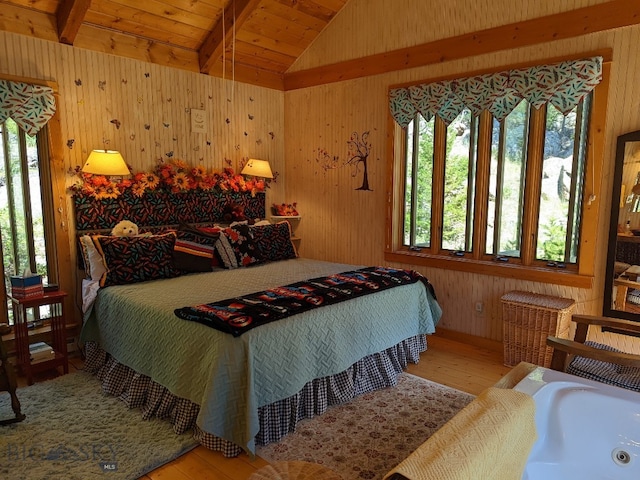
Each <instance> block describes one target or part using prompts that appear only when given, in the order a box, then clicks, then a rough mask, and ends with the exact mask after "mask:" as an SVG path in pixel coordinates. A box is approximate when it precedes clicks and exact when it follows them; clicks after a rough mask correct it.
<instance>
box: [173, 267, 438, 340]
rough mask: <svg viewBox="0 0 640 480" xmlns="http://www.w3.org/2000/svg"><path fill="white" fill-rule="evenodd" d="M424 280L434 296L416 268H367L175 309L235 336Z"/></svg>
mask: <svg viewBox="0 0 640 480" xmlns="http://www.w3.org/2000/svg"><path fill="white" fill-rule="evenodd" d="M417 281H420V282H422V283H423V284H424V285H425V286H426V288H427V289H429V291H430V293H431V295H432V296H433V298H434V299H435V292H434V290H433V287H432V286H431V284H430V283H429V281H428V280H427V279H426V278H425V277H424V276H422V275H421V274H420V273H418V272H416V271H413V270H397V269H393V268H385V267H367V268H362V269H359V270H352V271H348V272H342V273H336V274H334V275H329V276H327V277H320V278H313V279H311V280H305V281H303V282H296V283H292V284H290V285H285V286H283V287H276V288H270V289H269V290H264V291H262V292H257V293H252V294H249V295H245V296H242V297H236V298H230V299H227V300H222V301H219V302H214V303H206V304H202V305H196V306H194V307H183V308H178V309H176V310H175V314H176V316H178V317H179V318H182V319H184V320H190V321H193V322H198V323H202V324H203V325H207V326H209V327H212V328H215V329H217V330H220V331H221V332H226V333H230V334H231V335H233V336H234V337H238V336H240V335H242V334H243V333H244V332H246V331H248V330H251V329H252V328H255V327H258V326H260V325H264V324H265V323H270V322H273V321H275V320H280V319H282V318H285V317H289V316H291V315H296V314H298V313H302V312H306V311H307V310H311V309H312V308H318V307H322V306H325V305H333V304H334V303H339V302H342V301H344V300H349V299H351V298H356V297H360V296H362V295H367V294H369V293H375V292H380V291H382V290H387V289H389V288H392V287H398V286H400V285H407V284H410V283H415V282H417Z"/></svg>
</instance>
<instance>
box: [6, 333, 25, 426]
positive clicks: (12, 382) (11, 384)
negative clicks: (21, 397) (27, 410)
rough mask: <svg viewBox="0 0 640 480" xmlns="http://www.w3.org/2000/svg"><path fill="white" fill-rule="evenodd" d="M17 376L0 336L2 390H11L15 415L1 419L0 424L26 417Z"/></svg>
mask: <svg viewBox="0 0 640 480" xmlns="http://www.w3.org/2000/svg"><path fill="white" fill-rule="evenodd" d="M16 388H17V385H16V377H15V373H14V371H13V365H11V364H10V363H9V361H8V360H7V351H6V349H5V347H4V342H3V341H2V336H0V392H9V395H10V396H11V409H12V410H13V413H14V415H15V417H14V418H9V419H7V420H0V425H8V424H10V423H15V422H21V421H22V420H24V419H25V417H26V416H25V415H24V414H23V413H22V412H21V411H20V402H19V401H18V396H17V395H16Z"/></svg>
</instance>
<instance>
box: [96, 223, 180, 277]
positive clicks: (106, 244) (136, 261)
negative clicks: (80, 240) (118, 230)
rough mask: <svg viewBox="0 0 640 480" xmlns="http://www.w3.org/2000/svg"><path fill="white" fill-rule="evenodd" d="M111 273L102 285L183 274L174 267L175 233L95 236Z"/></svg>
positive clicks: (107, 273) (107, 274)
mask: <svg viewBox="0 0 640 480" xmlns="http://www.w3.org/2000/svg"><path fill="white" fill-rule="evenodd" d="M92 238H93V243H94V244H95V246H96V249H97V250H98V252H99V253H100V255H101V256H102V259H103V261H104V265H105V267H106V269H107V271H106V272H105V273H104V274H103V275H102V277H101V278H100V286H101V287H107V286H110V285H124V284H127V283H137V282H145V281H147V280H155V279H158V278H171V277H176V276H178V275H179V273H180V272H179V271H178V270H177V269H176V268H175V266H174V265H173V247H174V245H175V242H176V235H175V233H173V232H171V233H165V234H163V235H149V236H140V237H116V236H100V235H95V236H93V237H92Z"/></svg>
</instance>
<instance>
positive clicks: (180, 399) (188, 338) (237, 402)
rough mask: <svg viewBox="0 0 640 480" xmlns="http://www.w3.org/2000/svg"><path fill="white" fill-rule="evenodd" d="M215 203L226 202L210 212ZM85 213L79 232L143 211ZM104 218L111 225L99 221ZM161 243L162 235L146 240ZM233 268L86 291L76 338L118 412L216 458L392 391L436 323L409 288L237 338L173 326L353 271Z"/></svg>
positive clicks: (314, 266)
mask: <svg viewBox="0 0 640 480" xmlns="http://www.w3.org/2000/svg"><path fill="white" fill-rule="evenodd" d="M255 198H256V197H253V196H251V197H250V196H247V195H245V196H243V195H242V194H238V195H236V196H234V198H233V199H232V201H233V202H244V201H246V202H247V204H250V203H252V202H253V203H255V202H256V200H255ZM179 200H180V199H179ZM135 201H136V200H132V199H129V200H128V202H129V203H132V202H135ZM225 201H226V202H228V201H230V200H229V199H228V198H227V199H226V200H224V199H223V200H221V202H220V203H218V204H217V205H218V206H217V207H216V208H215V209H214V210H216V211H218V210H220V208H221V206H222V205H224V204H225ZM260 202H262V203H260ZM95 203H96V202H91V201H87V200H86V199H81V201H76V219H77V222H78V224H79V225H81V226H82V227H83V228H81V229H78V231H79V233H80V234H82V233H84V232H86V231H87V230H89V231H95V230H97V229H100V228H105V225H108V224H113V223H114V222H115V221H116V220H118V219H122V218H128V219H130V220H134V221H136V216H135V215H134V213H135V212H141V211H146V210H145V209H144V208H139V207H136V208H134V209H133V210H131V209H129V205H128V203H127V204H121V205H120V206H119V208H120V209H121V210H122V213H113V212H118V208H114V206H113V205H112V203H113V201H110V200H109V201H107V202H106V203H107V205H106V206H104V205H103V206H100V205H96V204H95ZM175 203H176V199H175V198H173V199H171V204H172V205H173V204H175ZM178 203H179V201H178ZM194 205H197V203H196V204H194ZM256 205H257V207H256V208H257V211H256V212H255V216H256V217H262V218H264V199H263V197H262V199H260V198H258V203H257V204H256ZM103 208H104V210H100V209H103ZM195 208H196V210H202V209H200V208H198V207H195ZM96 209H98V210H97V211H96ZM173 210H174V211H179V213H178V215H179V216H180V217H181V218H180V219H179V221H180V222H182V223H184V221H183V219H186V220H188V221H191V222H193V221H194V220H199V221H202V220H205V221H211V222H214V223H215V222H216V221H219V220H220V218H216V216H217V215H218V214H217V213H212V212H211V211H209V212H207V213H206V215H207V218H206V219H204V218H202V217H199V218H193V217H190V216H189V215H186V216H185V212H186V211H188V209H186V210H185V209H183V208H182V209H181V208H178V209H176V208H173ZM205 210H206V209H205ZM105 211H109V212H112V213H113V214H114V215H115V217H114V218H106V217H107V215H106V214H105V213H104V212H105ZM251 214H254V211H253V210H252V211H251ZM88 218H89V219H93V220H87V219H88ZM105 218H106V219H105ZM138 218H139V221H141V223H140V224H143V225H144V223H142V222H147V223H148V218H142V217H140V216H139V215H138ZM172 220H176V219H175V218H174V219H166V218H164V219H157V222H158V223H159V224H161V225H169V224H172V223H174V222H172ZM197 223H200V222H197ZM140 224H139V225H140ZM287 225H288V224H287ZM152 227H154V228H156V227H157V225H156V226H153V225H152ZM248 228H250V229H252V228H256V227H248ZM282 228H284V227H282ZM161 232H166V228H165V227H163V228H162V229H161ZM162 235H170V234H168V233H158V234H157V235H155V236H157V237H160V236H162ZM289 242H290V240H289ZM271 243H273V244H276V243H277V242H271ZM239 263H242V262H239ZM223 266H224V265H223ZM237 267H238V268H216V269H214V270H213V271H204V272H198V273H189V274H183V275H180V276H173V277H171V278H158V279H153V280H148V281H136V282H135V283H126V282H123V283H122V284H114V285H111V286H103V287H102V288H97V289H95V292H96V298H95V302H94V303H93V304H92V307H91V308H90V309H87V315H86V320H85V323H84V326H83V330H82V335H81V340H82V342H84V343H85V345H87V355H88V358H87V366H88V368H90V369H93V370H94V371H97V372H99V375H100V377H101V379H102V381H103V386H104V387H105V389H106V390H107V391H109V392H110V393H113V394H116V395H119V396H120V397H121V398H123V399H124V400H126V401H127V403H128V404H129V406H142V407H143V411H145V412H146V413H145V414H149V415H158V416H172V417H173V420H174V424H179V427H176V431H178V430H185V429H188V428H191V427H193V428H194V431H195V435H196V438H198V440H200V441H201V443H203V444H204V445H205V446H207V447H208V448H212V449H215V450H220V451H222V452H223V453H224V454H225V455H227V456H232V455H237V454H238V453H240V452H241V451H242V450H244V451H246V452H247V453H249V454H250V455H253V454H254V453H255V449H256V445H259V444H266V443H271V442H273V441H277V440H279V439H280V438H282V437H283V436H284V435H286V434H287V433H289V432H291V431H293V430H294V429H295V425H296V423H297V422H298V421H299V420H301V419H302V418H307V417H311V416H313V415H317V414H321V413H323V412H324V411H325V410H326V409H327V408H328V406H330V405H332V404H337V403H342V402H345V401H349V400H350V399H351V398H353V397H354V396H357V395H359V394H361V393H364V392H367V391H371V390H374V389H378V388H384V387H387V386H392V385H395V383H396V379H397V376H398V375H399V373H400V372H401V371H402V370H403V369H404V368H406V366H407V363H408V362H417V361H418V359H419V355H420V352H422V351H424V350H425V349H426V337H425V335H427V334H431V333H433V332H434V331H435V326H436V324H437V322H438V320H439V318H440V315H441V310H440V307H439V306H438V304H437V301H436V299H435V298H434V295H433V294H432V292H431V291H430V290H429V289H428V288H426V287H425V285H424V284H423V283H421V282H415V283H411V284H407V285H402V286H398V287H395V288H390V289H387V290H384V291H378V292H375V293H372V294H369V295H366V296H361V297H358V298H353V299H350V300H347V301H344V302H340V303H337V304H334V305H327V306H322V307H320V308H314V309H312V310H309V311H306V312H304V313H300V314H296V315H293V316H289V317H287V318H283V319H281V320H278V321H274V322H272V323H268V324H266V325H262V326H259V327H257V328H253V329H251V330H248V331H246V332H245V333H243V334H242V335H240V336H237V337H236V336H233V335H230V334H229V333H225V332H223V331H220V330H217V329H214V328H210V327H209V326H206V325H203V324H200V323H196V322H190V321H187V320H184V319H182V318H178V317H177V316H176V314H175V310H176V309H180V308H181V307H185V306H190V305H199V304H206V303H210V302H216V301H221V300H225V299H229V298H234V297H238V296H242V295H248V294H252V293H254V292H259V291H263V290H265V289H271V288H274V287H280V286H283V285H289V284H292V283H294V282H299V281H303V280H308V279H310V278H317V277H322V276H326V275H330V274H335V273H339V272H347V271H352V270H354V269H356V268H358V266H354V265H346V264H338V263H331V262H323V261H316V260H310V259H304V258H299V257H298V256H297V254H296V255H287V256H286V258H283V259H278V258H274V259H272V260H271V261H259V262H255V264H252V265H250V266H242V265H237ZM94 288H95V284H94ZM158 392H161V393H160V394H158Z"/></svg>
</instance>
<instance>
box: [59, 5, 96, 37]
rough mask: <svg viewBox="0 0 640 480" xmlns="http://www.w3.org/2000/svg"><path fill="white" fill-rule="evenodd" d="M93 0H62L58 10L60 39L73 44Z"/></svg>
mask: <svg viewBox="0 0 640 480" xmlns="http://www.w3.org/2000/svg"><path fill="white" fill-rule="evenodd" d="M90 6H91V0H62V2H60V5H58V9H57V10H56V21H57V24H58V41H59V42H60V43H66V44H67V45H73V42H74V41H75V39H76V35H77V34H78V30H80V26H81V25H82V22H83V21H84V16H85V15H86V13H87V10H89V7H90Z"/></svg>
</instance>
